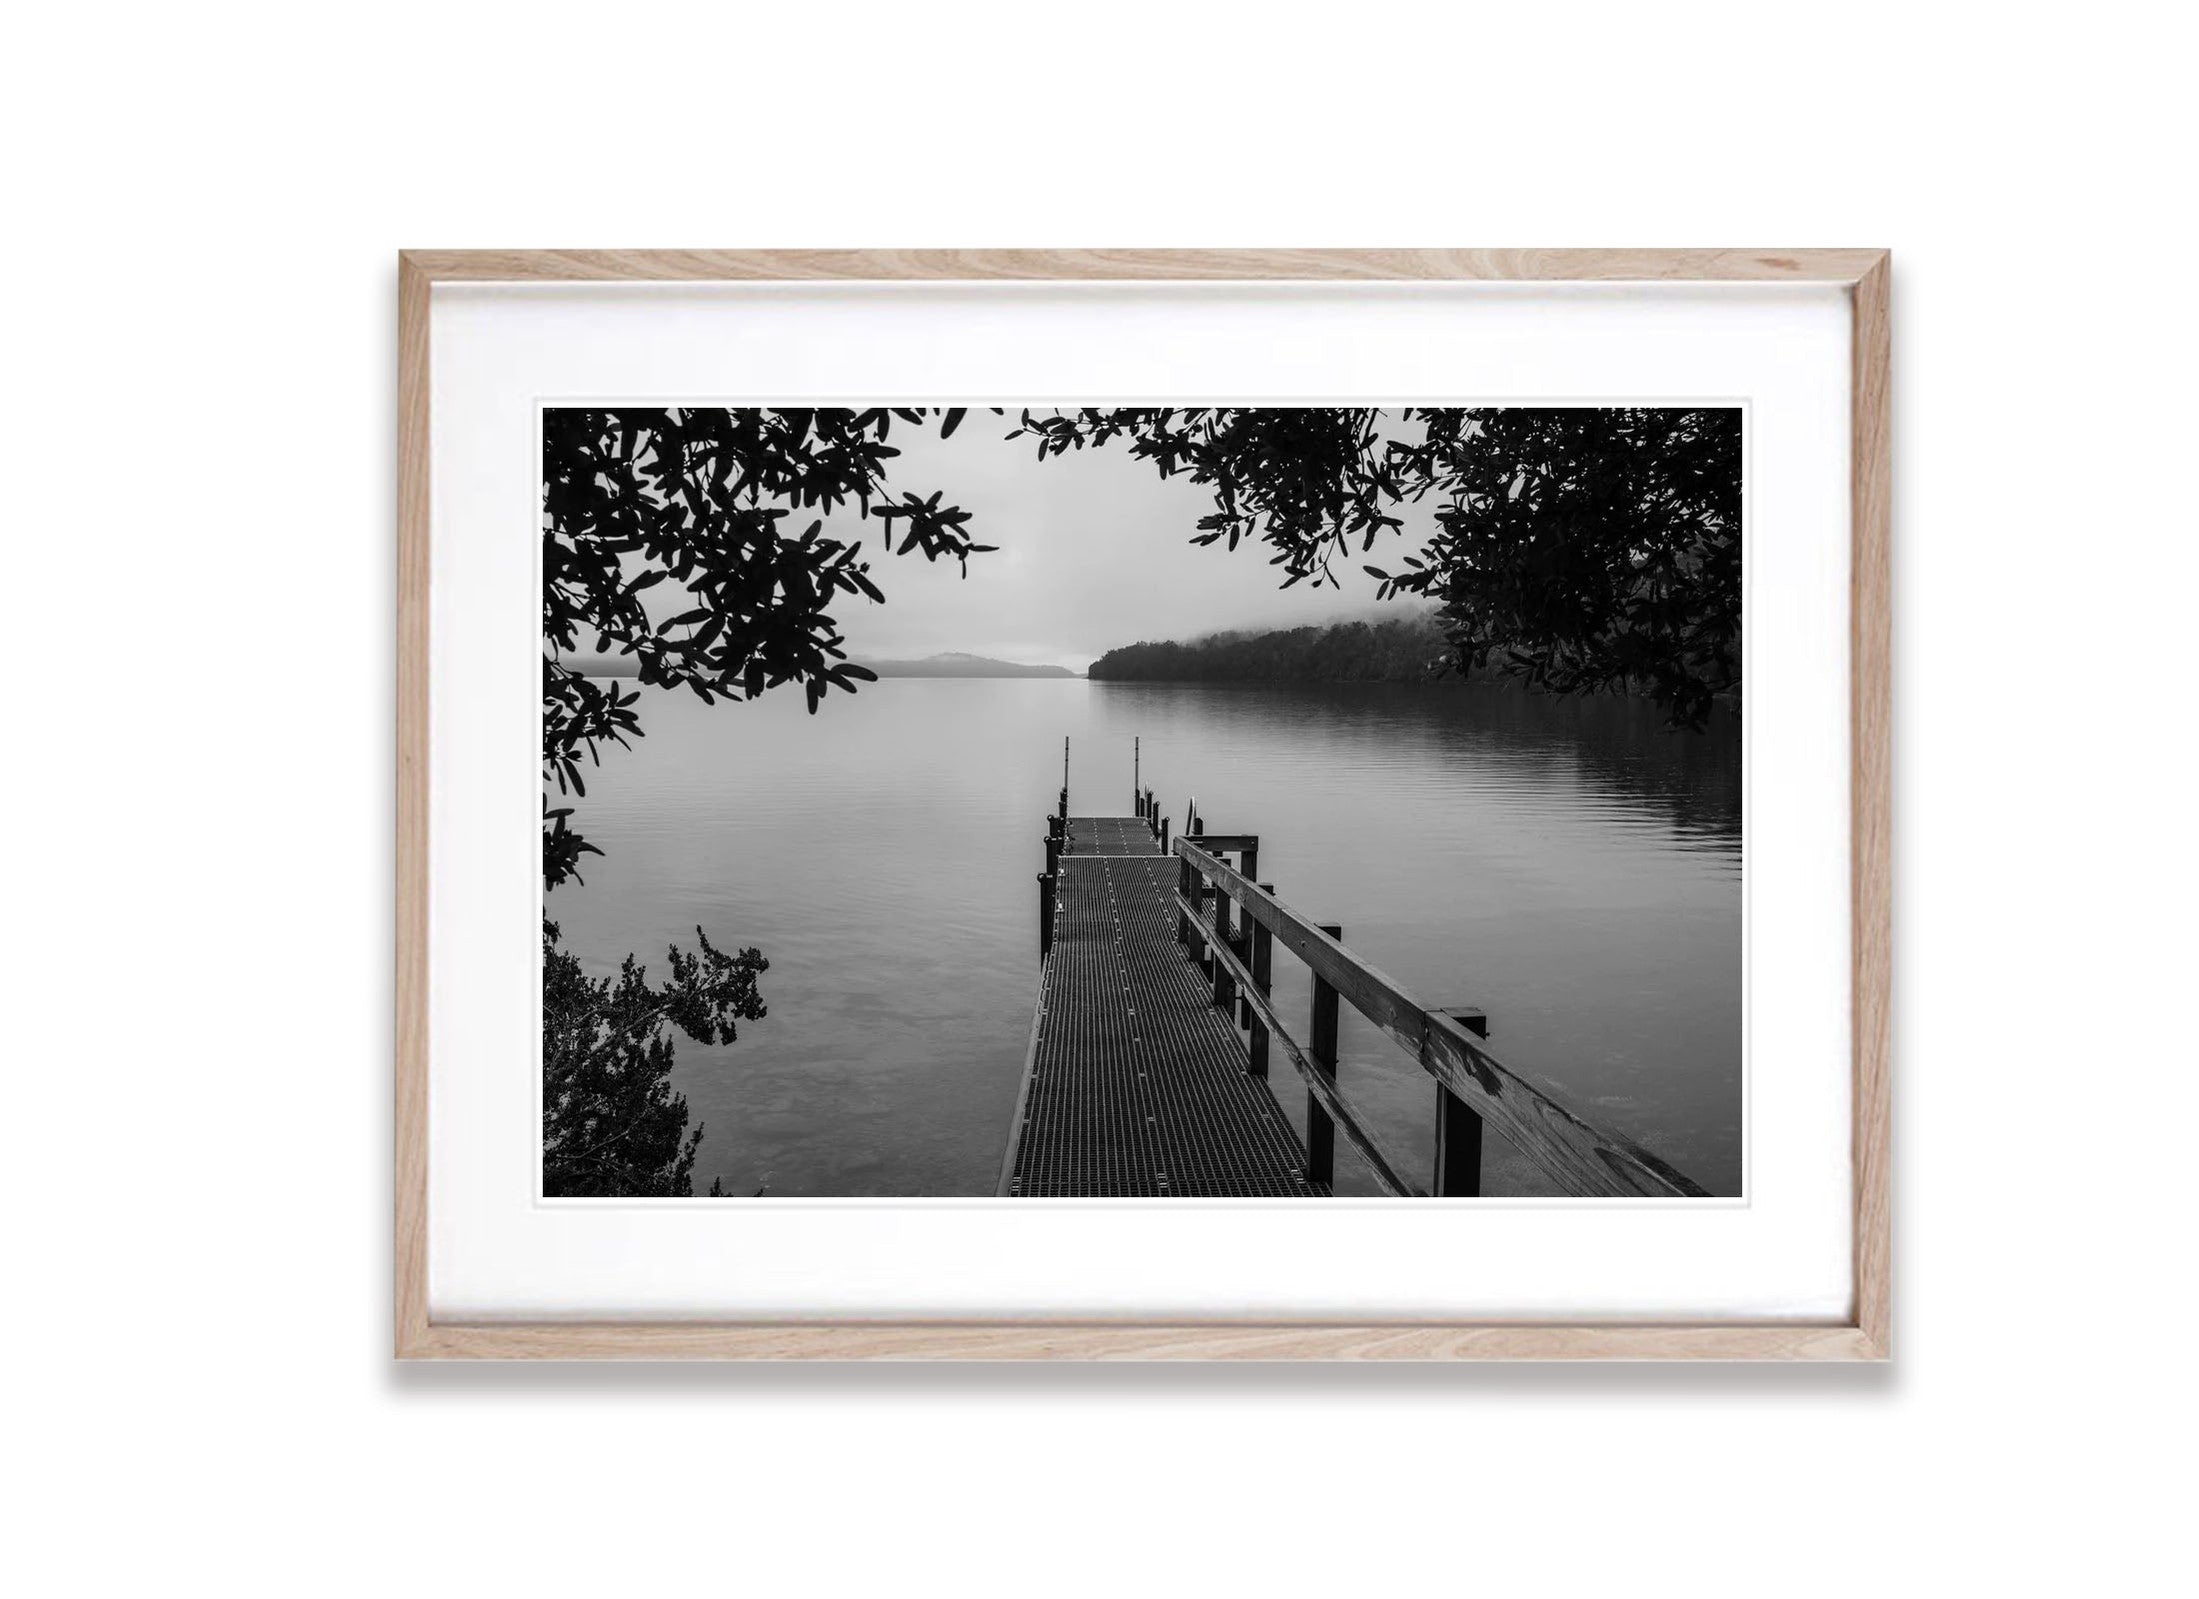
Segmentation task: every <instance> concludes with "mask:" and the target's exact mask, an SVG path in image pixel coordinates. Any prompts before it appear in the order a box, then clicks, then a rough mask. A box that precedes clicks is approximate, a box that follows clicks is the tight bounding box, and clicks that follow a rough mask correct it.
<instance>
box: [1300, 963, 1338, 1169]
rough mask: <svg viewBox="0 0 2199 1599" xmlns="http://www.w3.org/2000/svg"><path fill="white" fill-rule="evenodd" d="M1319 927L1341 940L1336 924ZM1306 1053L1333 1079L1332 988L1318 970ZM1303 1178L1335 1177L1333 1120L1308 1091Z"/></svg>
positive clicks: (1315, 978)
mask: <svg viewBox="0 0 2199 1599" xmlns="http://www.w3.org/2000/svg"><path fill="white" fill-rule="evenodd" d="M1321 931H1322V932H1324V933H1326V934H1328V935H1329V937H1331V938H1333V939H1335V940H1337V941H1338V942H1339V943H1341V942H1342V941H1343V938H1344V929H1343V928H1342V927H1340V926H1335V925H1324V926H1323V927H1322V928H1321ZM1306 1054H1307V1055H1308V1056H1309V1057H1310V1058H1311V1059H1312V1061H1313V1067H1314V1070H1315V1071H1318V1072H1319V1073H1321V1075H1322V1076H1324V1077H1326V1078H1328V1080H1329V1081H1330V1082H1332V1083H1333V1082H1334V1081H1336V990H1335V989H1334V988H1332V987H1330V986H1329V983H1328V980H1327V979H1326V978H1324V977H1322V976H1321V974H1320V973H1318V972H1316V973H1314V976H1313V1036H1312V1038H1311V1039H1310V1040H1309V1041H1308V1046H1307V1049H1306ZM1306 1181H1308V1182H1310V1183H1320V1184H1322V1185H1324V1186H1333V1185H1334V1183H1335V1181H1336V1123H1335V1122H1333V1121H1331V1120H1330V1119H1329V1113H1328V1109H1327V1107H1325V1106H1324V1105H1323V1104H1322V1103H1321V1102H1320V1101H1319V1100H1318V1099H1316V1098H1314V1097H1313V1094H1312V1093H1311V1091H1308V1093H1307V1094H1306Z"/></svg>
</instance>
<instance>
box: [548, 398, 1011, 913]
mask: <svg viewBox="0 0 2199 1599" xmlns="http://www.w3.org/2000/svg"><path fill="white" fill-rule="evenodd" d="M935 416H936V417H937V418H938V419H939V428H940V432H941V434H942V435H945V434H950V433H952V432H953V431H954V430H955V428H956V427H957V426H958V425H959V424H960V423H961V420H962V416H963V413H962V412H961V411H959V410H949V411H940V412H926V411H920V410H907V409H903V410H892V411H889V410H885V409H873V410H867V411H851V410H728V409H726V408H723V407H713V408H692V409H679V408H673V409H654V410H652V409H623V410H578V409H554V410H548V411H545V412H544V413H543V426H542V643H543V661H542V768H543V777H544V779H545V793H544V797H543V826H542V876H543V881H544V882H545V883H546V884H548V885H549V886H550V887H552V888H555V887H556V886H557V885H558V884H559V883H562V882H563V881H565V879H566V878H568V877H570V876H574V875H576V868H577V866H578V863H579V860H580V857H581V856H582V855H584V854H593V853H599V852H598V851H596V850H595V847H594V846H593V845H591V844H589V843H588V842H587V841H586V839H584V838H583V837H582V836H581V835H580V834H579V833H578V832H576V831H575V830H574V829H573V828H572V826H571V824H570V822H569V820H568V818H569V817H570V816H571V815H572V807H570V806H562V807H553V806H552V805H551V804H550V801H549V796H548V793H547V785H548V783H555V784H556V786H557V790H558V792H559V793H560V794H566V793H572V794H585V793H586V792H587V789H586V787H585V784H584V780H583V779H582V777H581V763H582V758H583V757H585V758H586V760H587V761H588V762H589V763H590V764H594V763H597V762H598V761H600V758H601V746H602V745H603V744H604V743H606V742H609V743H613V744H625V743H626V742H627V741H628V740H629V739H632V738H638V737H640V736H641V732H642V728H641V720H640V716H639V714H638V712H637V711H636V709H635V706H636V704H637V702H638V701H639V700H640V698H641V694H640V690H639V689H638V688H627V689H624V690H622V689H620V687H619V686H618V683H617V681H616V680H612V679H592V678H589V677H587V676H585V675H584V674H582V673H581V672H579V671H577V670H575V669H574V668H573V667H571V666H570V665H568V664H566V662H565V659H564V657H566V656H567V655H570V654H572V653H574V652H576V651H579V650H583V649H587V650H592V651H594V652H595V653H596V654H599V655H601V654H616V655H619V656H628V657H632V658H633V660H634V662H635V664H636V668H637V671H636V676H637V677H638V679H639V682H640V683H641V684H642V685H644V686H649V687H660V688H681V687H684V688H686V689H688V690H690V691H691V692H692V693H694V694H695V695H696V696H697V697H698V698H700V699H701V700H702V701H703V703H704V704H706V705H707V704H711V703H713V702H714V701H716V700H718V699H720V698H724V699H753V698H754V697H755V696H756V695H758V694H761V693H763V692H764V691H765V690H766V689H770V688H775V687H777V686H779V685H780V684H784V683H799V684H801V685H802V688H803V690H804V692H805V693H806V694H807V695H808V696H809V708H810V709H811V710H812V711H814V710H816V708H817V705H818V702H819V700H820V699H822V698H823V696H824V695H825V694H826V693H827V692H829V691H830V690H831V689H833V688H841V689H847V690H850V691H852V690H853V689H854V687H855V685H856V683H857V682H860V681H865V680H868V679H869V678H870V676H871V673H870V672H869V671H868V670H867V669H865V668H864V667H861V666H857V665H854V664H853V663H851V662H849V661H848V659H847V655H846V652H845V650H843V649H842V647H841V646H842V644H843V642H844V640H843V639H842V638H841V636H840V632H839V629H838V627H837V625H836V624H835V623H834V621H833V619H832V614H831V607H832V605H833V604H834V602H835V601H837V600H838V599H840V598H842V597H851V598H852V597H855V596H862V597H865V598H868V599H871V600H882V599H884V597H885V596H884V595H883V594H882V593H881V592H880V591H879V589H878V586H877V584H876V583H874V582H873V581H872V579H871V575H870V572H871V568H870V564H869V562H868V561H866V560H864V559H863V558H862V542H861V541H860V540H857V541H855V542H852V543H851V542H848V541H845V540H841V539H836V538H828V537H825V536H824V531H823V530H824V518H823V516H821V515H820V516H816V517H813V518H811V520H810V521H809V523H808V525H807V526H806V527H805V528H803V529H802V530H801V531H800V532H799V533H789V532H786V531H783V530H782V528H781V526H780V524H781V523H782V522H785V521H786V520H788V519H789V518H790V517H796V516H799V515H800V514H801V513H804V512H810V511H816V512H822V513H828V514H829V513H832V512H835V511H839V510H842V509H843V508H845V507H847V506H850V505H852V506H853V507H854V508H855V509H856V510H857V512H858V513H859V515H860V516H861V517H862V518H863V519H865V520H868V521H873V522H876V523H877V524H878V527H879V537H880V542H881V544H882V545H883V546H885V547H886V548H888V549H890V550H893V551H894V552H895V553H899V554H907V553H908V552H909V551H911V550H919V551H921V552H922V553H923V555H924V558H925V559H926V560H938V559H939V558H941V557H942V556H945V557H949V558H951V559H953V560H955V561H958V562H962V561H966V560H967V559H968V558H969V557H970V556H971V555H974V554H977V553H979V552H980V551H983V550H987V549H990V548H992V546H990V545H984V544H976V543H973V542H971V540H970V538H969V535H968V534H967V533H965V532H964V531H963V529H964V525H965V524H966V523H967V522H968V521H969V519H970V514H969V512H967V511H964V510H961V509H960V508H958V507H956V506H952V505H943V504H941V503H940V502H941V498H942V496H941V494H939V493H938V492H934V493H933V494H932V495H931V496H930V497H929V498H919V497H918V496H916V495H914V494H902V495H900V496H899V498H898V499H896V498H893V497H892V496H891V494H890V491H889V490H888V489H887V487H886V481H885V478H886V469H887V463H888V462H889V461H891V460H892V459H893V457H895V456H897V455H899V454H900V453H901V452H900V451H899V450H897V449H895V448H894V447H893V446H892V445H890V444H888V443H887V442H886V441H887V438H888V436H889V435H890V433H891V431H892V428H893V424H894V422H895V421H896V420H897V419H898V420H899V421H901V422H902V423H904V424H907V425H909V426H915V427H925V426H928V425H929V424H930V421H931V418H933V417H935ZM659 585H668V586H664V587H659ZM652 589H656V590H657V592H656V594H655V595H654V596H653V597H652V598H651V599H649V600H644V598H643V596H644V595H645V594H648V593H649V591H650V590H652Z"/></svg>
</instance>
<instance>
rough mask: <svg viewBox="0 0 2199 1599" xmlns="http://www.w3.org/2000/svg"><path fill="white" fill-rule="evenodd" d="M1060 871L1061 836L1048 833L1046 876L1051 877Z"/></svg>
mask: <svg viewBox="0 0 2199 1599" xmlns="http://www.w3.org/2000/svg"><path fill="white" fill-rule="evenodd" d="M1059 870H1061V835H1060V834H1059V833H1056V832H1052V831H1048V833H1047V834H1046V875H1047V876H1048V877H1051V876H1053V875H1054V873H1056V872H1058V871H1059Z"/></svg>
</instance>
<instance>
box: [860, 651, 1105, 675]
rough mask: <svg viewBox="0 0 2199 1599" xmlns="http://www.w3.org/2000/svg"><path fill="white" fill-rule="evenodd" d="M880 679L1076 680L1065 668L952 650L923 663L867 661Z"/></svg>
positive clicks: (1072, 673)
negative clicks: (1006, 678) (1046, 678)
mask: <svg viewBox="0 0 2199 1599" xmlns="http://www.w3.org/2000/svg"><path fill="white" fill-rule="evenodd" d="M862 664H863V665H865V666H867V667H869V668H870V669H871V670H872V671H874V672H876V673H877V674H878V675H879V676H880V677H1075V676H1077V675H1078V674H1077V673H1075V672H1072V671H1070V670H1069V669H1068V668H1067V667H1062V666H1029V665H1026V664H1025V663H1023V662H1022V661H996V660H994V659H993V658H992V657H991V656H988V655H965V654H963V653H961V652H960V651H954V650H950V651H948V652H947V653H946V654H943V655H927V656H925V657H924V658H923V659H922V660H920V661H865V662H863V663H862Z"/></svg>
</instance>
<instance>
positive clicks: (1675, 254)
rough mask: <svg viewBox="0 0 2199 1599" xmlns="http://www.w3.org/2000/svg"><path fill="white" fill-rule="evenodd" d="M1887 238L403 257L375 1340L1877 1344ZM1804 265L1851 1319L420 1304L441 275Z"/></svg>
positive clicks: (1372, 275)
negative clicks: (1838, 915)
mask: <svg viewBox="0 0 2199 1599" xmlns="http://www.w3.org/2000/svg"><path fill="white" fill-rule="evenodd" d="M1891 269H1892V256H1891V252H1890V251H1888V250H1886V249H1882V248H1859V249H1838V248H1831V249H1828V248H1808V249H1796V250H1679V249H1577V248H1561V249H1546V250H1532V249H1529V250H1508V249H1482V250H1472V249H1469V250H1428V249H1410V250H1335V249H1312V250H1290V249H1233V250H1134V249H1133V250H1063V249H1033V250H900V251H897V250H440V249H404V250H400V251H399V252H398V258H397V278H398V317H397V326H398V370H397V474H398V493H397V639H396V643H397V666H396V672H397V686H396V699H397V718H396V723H397V725H396V790H397V791H396V840H395V845H396V848H395V860H396V873H395V875H396V890H397V893H396V902H397V903H396V929H397V940H396V942H397V948H396V951H395V956H396V963H395V1005H396V1016H395V1034H396V1051H395V1056H396V1058H395V1083H394V1088H395V1117H394V1144H395V1148H394V1152H393V1153H394V1187H393V1211H394V1239H393V1244H394V1248H393V1262H392V1264H393V1276H394V1296H393V1314H394V1322H393V1333H394V1338H393V1356H394V1358H396V1359H398V1360H403V1361H422V1360H482V1359H497V1360H504V1359H516V1360H679V1359H719V1360H819V1359H822V1360H851V1361H853V1360H986V1361H1022V1360H1033V1359H1078V1360H1146V1361H1173V1360H1182V1359H1198V1360H1273V1361H1292V1360H1297V1361H1302V1360H1375V1361H1391V1360H1408V1361H1457V1360H1533V1361H1574V1360H1590V1361H1597V1360H1602V1361H1667V1360H1709V1361H1767V1360H1769V1361H1818V1362H1822V1361H1836V1362H1861V1363H1875V1362H1884V1361H1888V1360H1890V1359H1891V1358H1892V1345H1891V1328H1892V1311H1891V1277H1892V1268H1891V1260H1892V1215H1891V1204H1890V1142H1891V1125H1890V1124H1891V1061H1890V1047H1891V1033H1890V1001H1891V985H1892V948H1891V932H1892V841H1891V824H1892V779H1891V764H1890V763H1891V755H1892V748H1891V713H1892V679H1891V645H1892V603H1891V592H1890V578H1891V525H1892V434H1891V419H1890V402H1891V382H1892V332H1891V314H1890V311H1891V308H1890V282H1891ZM1079 278H1081V279H1086V280H1107V281H1154V282H1170V281H1174V282H1202V283H1221V282H1246V281H1290V282H1339V283H1369V282H1380V281H1422V282H1436V281H1445V280H1456V281H1480V282H1491V281H1532V282H1547V283H1564V282H1583V283H1611V282H1622V281H1646V282H1687V281H1695V282H1733V283H1744V282H1746V283H1762V282H1780V281H1785V282H1797V283H1816V284H1822V285H1839V286H1845V287H1846V288H1847V290H1848V291H1849V298H1850V305H1851V310H1850V315H1851V328H1852V335H1851V348H1852V363H1851V388H1850V395H1849V405H1850V441H1851V452H1850V453H1851V460H1850V518H1851V546H1850V550H1851V555H1850V559H1851V567H1850V582H1849V601H1850V613H1849V640H1850V661H1849V673H1850V684H1849V686H1850V746H1849V756H1850V826H1851V838H1850V877H1851V918H1852V924H1851V949H1852V966H1851V995H1850V1005H1851V1016H1852V1022H1853V1027H1852V1039H1851V1050H1852V1055H1851V1062H1850V1069H1851V1073H1852V1093H1853V1101H1852V1102H1853V1126H1852V1129H1851V1152H1852V1167H1853V1176H1852V1191H1853V1214H1852V1224H1853V1229H1854V1238H1853V1260H1854V1268H1853V1269H1854V1297H1853V1301H1852V1306H1853V1314H1852V1316H1851V1318H1850V1319H1849V1320H1847V1321H1844V1322H1840V1323H1833V1324H1826V1323H1786V1322H1702V1323H1687V1324H1655V1325H1650V1324H1641V1323H1634V1324H1624V1323H1595V1322H1536V1323H1524V1322H1521V1323H1507V1322H1492V1321H1470V1322H1438V1323H1424V1322H1412V1323H1400V1322H1390V1323H1384V1322H1372V1323H1351V1324H1338V1323H1320V1324H1296V1325H1286V1324H1257V1323H1201V1322H1181V1321H1149V1322H1108V1323H1089V1322H1087V1323H1066V1322H1049V1321H1043V1320H1029V1321H1021V1320H1019V1321H1015V1322H951V1323H949V1322H918V1321H861V1322H845V1321H841V1322H789V1321H776V1322H762V1321H750V1322H728V1321H716V1322H675V1323H666V1322H620V1323H601V1322H596V1323H578V1322H574V1323H562V1322H543V1321H534V1322H499V1323H437V1322H435V1321H434V1320H433V1319H432V1318H431V1316H430V1314H429V1306H428V1170H427V1150H428V1114H429V1107H428V1071H429V1062H428V1058H427V1018H428V1010H427V1002H428V964H427V961H428V916H427V912H428V903H429V874H430V870H431V857H430V849H431V840H430V838H429V832H428V813H427V801H428V782H429V773H428V749H429V715H430V707H429V701H428V689H429V682H428V665H429V661H428V625H429V616H430V605H431V592H430V590H431V583H430V575H431V574H430V558H431V553H432V546H431V528H430V511H431V498H430V490H431V472H432V460H431V451H430V448H429V446H430V382H431V375H432V360H433V351H432V348H431V342H430V338H429V332H430V310H431V300H432V291H433V288H434V286H435V285H436V284H438V283H480V282H503V281H509V282H574V283H579V282H613V281H683V282H703V281H752V282H755V281H817V280H840V281H851V282H852V281H899V280H910V279H915V280H925V281H933V282H947V281H957V280H987V281H1003V280H1013V279H1030V280H1034V281H1042V280H1047V279H1079Z"/></svg>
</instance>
